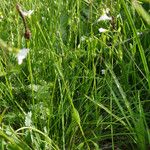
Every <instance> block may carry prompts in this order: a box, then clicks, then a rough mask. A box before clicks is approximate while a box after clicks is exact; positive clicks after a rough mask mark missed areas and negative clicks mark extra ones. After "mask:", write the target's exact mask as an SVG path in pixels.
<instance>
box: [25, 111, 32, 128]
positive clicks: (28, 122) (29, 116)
mask: <svg viewBox="0 0 150 150" xmlns="http://www.w3.org/2000/svg"><path fill="white" fill-rule="evenodd" d="M31 125H32V112H31V111H30V112H28V113H27V114H26V115H25V126H27V127H29V126H31Z"/></svg>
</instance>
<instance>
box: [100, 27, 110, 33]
mask: <svg viewBox="0 0 150 150" xmlns="http://www.w3.org/2000/svg"><path fill="white" fill-rule="evenodd" d="M98 31H99V32H100V33H103V32H107V31H108V30H107V29H104V28H99V29H98Z"/></svg>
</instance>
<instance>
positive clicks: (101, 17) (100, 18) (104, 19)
mask: <svg viewBox="0 0 150 150" xmlns="http://www.w3.org/2000/svg"><path fill="white" fill-rule="evenodd" d="M109 11H110V9H109V8H106V9H104V10H103V13H102V16H100V17H99V19H98V20H97V22H99V21H106V20H112V17H109V16H108V14H109Z"/></svg>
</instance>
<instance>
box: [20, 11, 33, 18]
mask: <svg viewBox="0 0 150 150" xmlns="http://www.w3.org/2000/svg"><path fill="white" fill-rule="evenodd" d="M33 12H34V10H29V11H22V14H23V15H24V16H28V17H29V16H31V14H32V13H33Z"/></svg>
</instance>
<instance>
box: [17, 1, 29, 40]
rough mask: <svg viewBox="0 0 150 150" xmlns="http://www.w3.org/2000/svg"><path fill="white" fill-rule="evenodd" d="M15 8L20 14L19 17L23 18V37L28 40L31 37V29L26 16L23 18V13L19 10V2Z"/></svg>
mask: <svg viewBox="0 0 150 150" xmlns="http://www.w3.org/2000/svg"><path fill="white" fill-rule="evenodd" d="M16 9H17V11H18V13H19V15H20V16H21V18H22V20H23V24H24V27H25V33H24V37H25V39H28V40H29V39H30V38H31V31H30V29H29V28H28V25H27V22H26V18H25V13H24V12H23V11H22V10H21V7H20V6H19V4H17V5H16Z"/></svg>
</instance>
